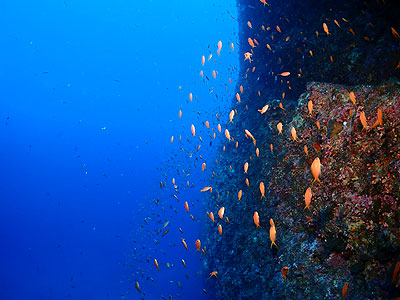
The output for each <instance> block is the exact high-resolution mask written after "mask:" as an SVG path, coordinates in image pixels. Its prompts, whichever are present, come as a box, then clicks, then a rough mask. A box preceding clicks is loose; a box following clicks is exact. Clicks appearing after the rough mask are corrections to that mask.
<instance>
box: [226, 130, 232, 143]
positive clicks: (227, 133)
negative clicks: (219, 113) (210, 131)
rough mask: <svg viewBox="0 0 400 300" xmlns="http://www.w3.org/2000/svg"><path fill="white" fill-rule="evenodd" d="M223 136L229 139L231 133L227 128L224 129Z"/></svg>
mask: <svg viewBox="0 0 400 300" xmlns="http://www.w3.org/2000/svg"><path fill="white" fill-rule="evenodd" d="M225 137H226V138H227V139H228V140H229V141H230V140H231V134H230V133H229V130H228V129H225Z"/></svg>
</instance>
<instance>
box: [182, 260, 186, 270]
mask: <svg viewBox="0 0 400 300" xmlns="http://www.w3.org/2000/svg"><path fill="white" fill-rule="evenodd" d="M182 265H183V266H184V267H185V268H186V262H185V260H183V259H182Z"/></svg>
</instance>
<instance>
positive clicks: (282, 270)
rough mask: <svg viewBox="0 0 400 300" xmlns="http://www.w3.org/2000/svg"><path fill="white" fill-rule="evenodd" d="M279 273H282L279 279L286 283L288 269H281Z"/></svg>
mask: <svg viewBox="0 0 400 300" xmlns="http://www.w3.org/2000/svg"><path fill="white" fill-rule="evenodd" d="M281 273H282V277H281V278H284V279H285V281H288V280H287V278H286V276H288V274H289V268H288V267H286V266H285V267H283V268H282V269H281Z"/></svg>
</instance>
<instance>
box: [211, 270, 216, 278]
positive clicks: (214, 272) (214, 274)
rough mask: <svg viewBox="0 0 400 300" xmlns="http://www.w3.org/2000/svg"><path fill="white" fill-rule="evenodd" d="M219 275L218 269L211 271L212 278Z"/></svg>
mask: <svg viewBox="0 0 400 300" xmlns="http://www.w3.org/2000/svg"><path fill="white" fill-rule="evenodd" d="M217 275H218V272H217V271H212V272H211V273H210V278H211V277H213V276H215V277H217Z"/></svg>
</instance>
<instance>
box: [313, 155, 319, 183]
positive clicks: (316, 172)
mask: <svg viewBox="0 0 400 300" xmlns="http://www.w3.org/2000/svg"><path fill="white" fill-rule="evenodd" d="M311 173H312V175H313V176H314V181H313V183H314V182H315V181H316V180H318V181H319V182H321V181H320V180H319V175H321V161H320V160H319V157H317V158H315V159H314V161H313V162H312V164H311Z"/></svg>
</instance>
